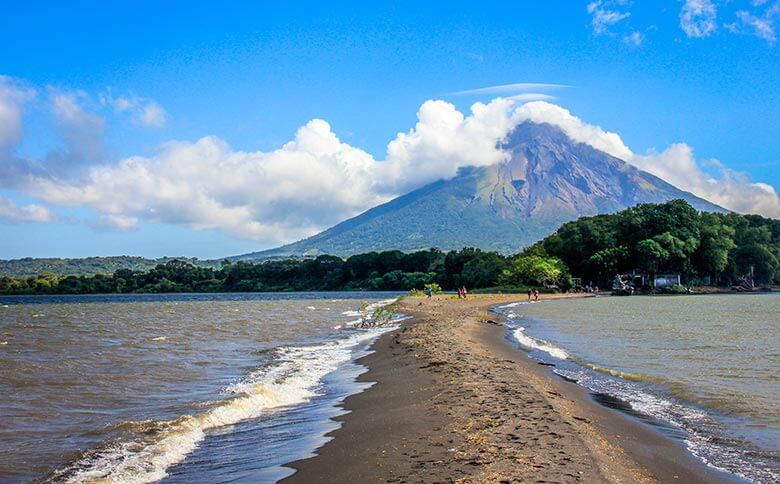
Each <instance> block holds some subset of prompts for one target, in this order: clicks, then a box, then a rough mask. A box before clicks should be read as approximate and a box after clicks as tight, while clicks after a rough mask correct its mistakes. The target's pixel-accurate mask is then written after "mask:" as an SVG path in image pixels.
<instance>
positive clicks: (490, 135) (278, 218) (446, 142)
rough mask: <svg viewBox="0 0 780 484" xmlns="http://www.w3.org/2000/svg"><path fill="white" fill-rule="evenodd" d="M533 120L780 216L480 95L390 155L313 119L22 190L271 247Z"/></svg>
mask: <svg viewBox="0 0 780 484" xmlns="http://www.w3.org/2000/svg"><path fill="white" fill-rule="evenodd" d="M65 105H66V106H67V103H65ZM65 111H67V109H65ZM74 113H75V114H74V115H75V116H76V118H79V117H80V116H81V114H79V112H78V110H75V111H74ZM526 120H530V121H534V122H539V123H541V122H547V123H551V124H554V125H557V126H560V127H561V128H562V129H563V130H564V131H565V132H566V133H567V134H568V135H569V136H570V137H571V138H572V139H574V140H576V141H579V142H583V143H588V144H590V145H592V146H594V147H595V148H597V149H600V150H602V151H605V152H607V153H609V154H612V155H614V156H616V157H618V158H621V159H624V160H626V161H627V162H629V163H631V164H634V165H635V166H637V167H639V168H641V169H644V170H646V171H648V172H650V173H653V174H655V175H657V176H659V177H661V178H663V179H666V180H667V181H669V182H671V183H672V184H675V185H677V186H678V187H680V188H681V189H683V190H688V191H691V192H693V193H695V194H696V195H699V196H701V197H703V198H706V199H708V200H711V201H713V202H715V203H718V204H720V205H722V206H724V207H726V208H729V209H732V210H736V211H740V212H757V213H761V214H763V215H769V216H780V202H779V199H778V197H777V194H776V193H774V190H773V189H772V187H771V186H770V185H766V184H762V183H754V182H752V181H751V180H749V178H748V177H747V176H746V175H744V174H740V173H736V172H734V171H731V170H728V169H727V168H725V167H721V166H718V167H717V170H719V173H720V176H719V177H716V178H713V177H711V176H709V175H708V174H707V173H706V170H704V169H702V166H703V165H702V162H700V161H697V160H696V159H695V158H694V156H693V150H692V149H691V148H690V147H689V146H688V145H685V144H675V145H672V146H670V147H668V148H666V149H665V150H663V151H660V152H648V153H645V154H637V153H634V152H633V151H632V150H631V149H630V148H629V147H628V146H626V144H625V143H624V142H623V140H622V139H621V137H620V136H619V135H618V134H617V133H614V132H609V131H605V130H603V129H602V128H600V127H599V126H595V125H591V124H588V123H585V122H583V121H582V120H581V119H580V118H578V117H576V116H574V115H573V114H571V113H570V112H569V111H567V110H566V109H564V108H562V107H560V106H557V105H555V104H551V103H548V102H544V101H534V102H529V103H525V104H520V103H519V102H517V101H514V100H512V99H509V98H497V99H494V100H493V101H491V102H489V103H481V102H477V103H475V104H473V105H472V106H471V111H470V112H468V113H463V112H461V111H459V110H458V109H457V108H456V107H455V106H454V105H453V104H451V103H449V102H446V101H442V100H430V101H426V102H425V103H423V104H422V105H421V106H420V109H419V111H418V113H417V123H416V124H415V126H414V127H413V128H412V129H410V130H408V131H406V132H402V133H398V134H397V135H396V137H395V138H394V139H393V140H392V141H390V142H389V143H388V145H387V152H386V155H385V159H384V160H377V159H375V158H374V157H373V156H372V155H371V154H369V153H367V152H365V151H363V150H361V149H359V148H356V147H354V146H351V145H349V144H347V143H344V142H343V141H341V140H340V139H339V138H338V137H337V135H336V134H335V133H334V132H333V130H332V129H331V126H330V125H329V124H328V123H327V122H325V121H323V120H320V119H314V120H311V121H309V122H308V123H306V124H305V125H304V126H302V127H301V128H300V129H299V130H298V131H297V132H296V133H295V136H294V137H293V139H292V140H291V141H289V142H287V143H286V144H284V145H283V146H281V147H280V148H279V149H277V150H274V151H267V152H264V151H241V150H237V149H235V148H232V147H231V146H230V145H229V144H228V143H227V142H226V141H224V140H222V139H220V138H218V137H216V136H207V137H204V138H201V139H199V140H196V141H173V142H169V143H166V144H164V145H162V146H161V147H160V148H159V149H158V151H157V152H156V153H155V154H154V155H152V156H134V157H129V158H125V159H121V160H118V161H115V162H102V163H99V164H92V165H89V166H87V167H85V170H84V173H83V175H82V176H81V177H80V178H68V177H63V176H54V175H52V174H51V173H49V172H46V171H37V172H36V171H31V172H29V173H28V174H27V175H26V176H25V177H22V178H20V181H19V183H18V185H17V186H16V189H18V190H22V191H23V192H24V193H26V194H28V195H31V196H34V197H36V198H38V199H40V200H42V201H44V202H46V203H48V204H53V205H59V206H79V207H87V208H89V209H91V210H92V211H93V212H94V213H95V214H96V216H97V218H96V220H95V221H93V222H92V223H93V224H95V225H96V226H100V227H110V228H114V229H120V230H129V229H133V228H135V227H137V226H138V225H139V224H140V223H142V222H145V223H164V224H178V225H184V226H188V227H191V228H194V229H214V230H220V231H223V232H225V233H228V234H230V235H232V236H234V237H239V238H247V239H253V240H257V241H260V242H262V243H264V244H269V245H270V244H272V243H283V242H289V241H292V240H295V239H298V238H301V237H305V236H309V235H312V234H314V233H316V232H318V231H320V230H322V229H324V228H327V227H329V226H332V225H333V224H335V223H338V222H340V221H342V220H344V219H346V218H348V217H350V216H354V215H356V214H357V213H360V212H362V211H364V210H366V209H368V208H370V207H372V206H375V205H377V204H379V203H382V202H384V201H387V200H389V199H390V198H392V197H394V196H397V195H400V194H403V193H406V192H408V191H410V190H413V189H415V188H418V187H420V186H423V185H425V184H427V183H430V182H433V181H436V180H438V179H442V178H444V179H446V178H451V177H452V176H454V175H455V174H456V173H457V171H458V169H460V168H462V167H467V166H486V165H492V164H495V163H500V162H501V161H503V160H505V159H506V157H507V154H506V153H505V152H504V151H503V150H502V149H501V148H500V143H501V141H502V140H503V139H505V138H506V136H507V134H508V133H510V132H511V131H512V129H513V128H514V127H515V126H517V125H518V124H519V123H521V122H523V121H526ZM708 163H715V162H714V161H708ZM22 208H24V207H22ZM19 210H21V209H19V208H18V207H17V208H15V209H13V210H12V209H6V211H7V212H9V213H19ZM30 210H32V209H30ZM40 213H42V212H40ZM28 216H29V217H32V212H29V213H28ZM29 217H28V218H29ZM39 217H40V218H41V220H44V219H45V217H44V216H43V215H40V214H39ZM8 218H9V216H8V215H6V219H8Z"/></svg>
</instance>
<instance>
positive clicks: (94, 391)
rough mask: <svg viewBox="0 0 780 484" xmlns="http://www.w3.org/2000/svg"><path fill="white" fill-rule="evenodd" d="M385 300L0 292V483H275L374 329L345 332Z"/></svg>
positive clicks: (347, 379) (326, 421)
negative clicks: (20, 294) (18, 294)
mask: <svg viewBox="0 0 780 484" xmlns="http://www.w3.org/2000/svg"><path fill="white" fill-rule="evenodd" d="M395 295H396V294H382V293H363V294H361V293H303V294H216V295H175V296H174V295H171V296H169V295H146V296H143V295H139V296H69V297H2V296H0V415H2V418H1V419H0V482H19V481H27V480H48V481H53V482H61V481H62V482H98V481H99V482H149V481H155V480H160V479H165V480H167V481H170V482H192V481H193V480H196V481H199V482H227V481H235V480H244V481H250V482H269V481H275V480H278V479H279V478H281V477H284V476H286V475H289V474H291V473H292V470H290V469H289V468H285V467H283V466H282V465H283V464H285V463H287V462H290V461H292V460H296V459H299V458H303V457H307V456H310V455H312V452H313V451H314V449H316V448H317V447H318V446H320V445H322V444H323V443H324V442H326V438H325V437H324V434H325V433H326V432H328V431H330V430H333V429H334V428H335V427H337V425H338V424H336V423H335V422H333V421H332V420H330V419H331V418H332V417H334V416H336V415H339V414H340V413H341V412H342V410H340V408H339V407H338V404H339V403H340V402H341V401H342V400H343V399H344V398H345V397H346V396H347V395H349V394H352V393H356V392H358V391H360V390H361V389H362V388H363V387H364V385H363V384H357V383H355V378H356V377H357V375H359V374H360V373H361V372H362V371H364V369H363V368H362V367H360V366H359V365H357V364H355V363H354V361H355V359H357V358H358V357H360V356H362V355H364V354H366V352H367V347H368V345H369V344H370V343H371V342H372V341H373V340H374V339H375V338H376V337H378V336H379V334H381V333H382V332H384V331H387V330H388V329H387V328H384V329H374V330H361V329H356V328H354V327H351V326H350V323H353V322H354V321H355V320H357V319H358V318H359V317H360V315H359V310H360V309H361V306H362V307H363V310H364V311H365V306H366V305H367V304H373V305H375V306H376V305H378V304H381V303H382V301H384V302H385V303H386V302H387V301H386V300H388V299H391V298H393V297H394V296H395ZM369 311H370V308H369Z"/></svg>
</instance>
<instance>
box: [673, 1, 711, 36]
mask: <svg viewBox="0 0 780 484" xmlns="http://www.w3.org/2000/svg"><path fill="white" fill-rule="evenodd" d="M717 16H718V10H717V8H715V4H714V3H713V2H712V1H711V0H685V3H684V4H683V6H682V9H681V10H680V27H682V29H683V32H685V35H687V36H688V37H697V38H701V37H707V36H709V35H711V34H712V33H713V32H715V30H716V29H717V28H718V24H717Z"/></svg>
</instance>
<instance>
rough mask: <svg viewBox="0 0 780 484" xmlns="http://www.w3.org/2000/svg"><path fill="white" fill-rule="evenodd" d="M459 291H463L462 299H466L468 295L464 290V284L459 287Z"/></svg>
mask: <svg viewBox="0 0 780 484" xmlns="http://www.w3.org/2000/svg"><path fill="white" fill-rule="evenodd" d="M460 292H462V293H463V299H466V297H467V296H468V295H469V292H468V291H467V290H466V286H463V287H461V288H460Z"/></svg>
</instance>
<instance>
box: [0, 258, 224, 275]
mask: <svg viewBox="0 0 780 484" xmlns="http://www.w3.org/2000/svg"><path fill="white" fill-rule="evenodd" d="M171 260H186V261H188V262H191V263H192V264H194V265H198V266H206V267H219V261H205V260H199V259H194V258H193V259H187V258H184V257H179V258H173V257H162V258H160V259H146V258H144V257H132V256H126V255H122V256H114V257H85V258H83V259H61V258H56V257H49V258H41V259H35V258H32V257H26V258H24V259H12V260H4V259H0V274H2V275H4V276H9V277H28V276H36V275H38V274H44V273H52V274H57V275H62V276H94V275H95V274H113V273H114V272H115V271H117V270H119V269H132V270H134V271H148V270H151V269H154V268H155V267H156V266H158V265H159V264H165V263H166V262H169V261H171Z"/></svg>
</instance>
